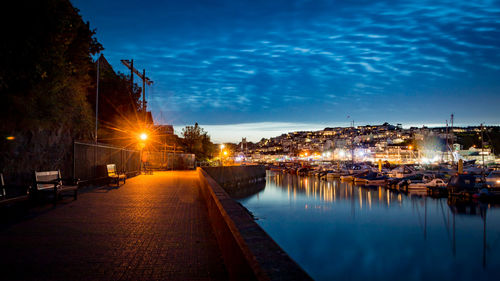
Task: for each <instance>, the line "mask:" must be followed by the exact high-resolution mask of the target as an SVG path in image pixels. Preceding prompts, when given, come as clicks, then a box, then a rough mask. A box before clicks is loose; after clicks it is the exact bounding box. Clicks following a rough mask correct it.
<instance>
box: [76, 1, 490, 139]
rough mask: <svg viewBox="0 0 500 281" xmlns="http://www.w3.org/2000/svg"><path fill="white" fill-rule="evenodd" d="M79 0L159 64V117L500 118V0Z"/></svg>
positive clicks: (325, 122) (117, 51)
mask: <svg viewBox="0 0 500 281" xmlns="http://www.w3.org/2000/svg"><path fill="white" fill-rule="evenodd" d="M72 2H73V4H74V5H75V6H76V7H77V8H79V9H80V10H81V14H82V16H83V18H84V20H88V21H90V24H91V28H96V29H97V38H98V39H99V41H100V42H101V43H102V44H103V45H104V47H105V51H104V52H103V53H104V55H105V56H106V57H107V59H108V61H109V62H110V63H111V64H112V65H113V66H114V67H115V69H117V70H120V71H122V72H125V68H124V67H123V66H121V65H120V59H130V58H133V59H134V63H135V65H136V66H137V67H138V68H146V71H147V72H148V76H150V77H151V78H152V80H154V81H155V84H154V86H153V87H151V88H150V89H148V91H149V92H148V100H149V106H150V107H149V108H150V109H151V110H152V111H153V114H154V116H155V119H156V120H157V121H159V122H164V123H172V124H174V125H185V124H193V123H194V122H198V123H199V124H202V125H207V126H208V128H212V129H213V130H215V131H213V132H210V131H209V132H210V133H211V135H212V136H213V138H214V139H215V140H228V138H229V137H232V138H234V139H236V138H240V137H241V136H245V134H246V135H249V137H250V139H260V137H262V136H267V135H266V134H265V132H266V130H265V129H264V127H266V128H269V127H275V128H278V129H280V130H281V131H288V130H292V128H302V127H307V126H310V127H314V126H318V127H324V126H334V125H347V124H348V123H349V120H352V119H354V120H355V121H356V123H357V124H368V123H370V124H374V123H381V122H385V121H389V122H392V123H403V125H409V124H411V125H423V124H444V122H445V120H446V119H449V116H450V114H451V113H454V114H455V118H456V122H457V123H458V124H463V125H466V124H473V125H475V124H479V123H481V122H484V123H486V124H490V125H495V124H500V113H499V104H500V2H499V1H481V0H479V1H457V0H455V1H448V0H446V1H439V0H433V1H426V0H415V1H363V0H354V1H321V0H317V1H304V0H303V1H292V0H275V1H270V0H267V1H259V0H253V1H236V0H233V1H208V0H204V1H190V0H183V1H133V0H123V1H97V0H73V1H72ZM347 116H350V119H347ZM231 124H251V125H248V126H245V125H241V126H240V129H239V130H238V132H239V133H238V134H236V133H232V129H231V128H232V126H223V125H231ZM258 124H263V130H262V132H261V133H259V132H260V130H259V125H258ZM269 124H274V125H272V126H270V125H269ZM214 125H215V126H214ZM214 128H215V129H214ZM221 128H225V132H226V133H225V134H226V135H225V136H222V135H221V133H220V132H222V131H220V132H219V131H217V130H221ZM244 128H253V131H248V133H245V131H244ZM273 133H275V132H274V131H273Z"/></svg>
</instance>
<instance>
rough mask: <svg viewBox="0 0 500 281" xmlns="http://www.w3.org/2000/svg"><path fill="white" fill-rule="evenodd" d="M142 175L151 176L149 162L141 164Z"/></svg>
mask: <svg viewBox="0 0 500 281" xmlns="http://www.w3.org/2000/svg"><path fill="white" fill-rule="evenodd" d="M142 166H143V168H144V174H145V175H152V174H153V166H152V165H151V164H150V163H149V162H147V161H146V162H143V165H142Z"/></svg>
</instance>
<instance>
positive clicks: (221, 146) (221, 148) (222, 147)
mask: <svg viewBox="0 0 500 281" xmlns="http://www.w3.org/2000/svg"><path fill="white" fill-rule="evenodd" d="M223 149H224V144H221V145H220V165H221V166H224V164H223V163H222V150H223Z"/></svg>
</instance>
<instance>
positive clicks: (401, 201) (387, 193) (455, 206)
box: [266, 172, 499, 268]
mask: <svg viewBox="0 0 500 281" xmlns="http://www.w3.org/2000/svg"><path fill="white" fill-rule="evenodd" d="M266 185H268V186H274V187H277V188H279V189H281V190H283V191H284V190H286V194H287V196H288V200H289V201H296V200H297V198H298V197H299V196H300V197H301V198H304V197H305V198H306V200H307V201H311V202H314V203H308V205H307V204H306V209H307V207H308V206H310V205H312V204H316V205H320V204H325V205H328V203H330V202H331V203H341V202H347V203H349V205H350V209H351V216H352V217H354V216H355V214H356V211H355V210H356V209H359V210H361V209H363V208H368V210H371V209H372V208H374V207H377V208H386V209H387V208H400V209H401V211H400V213H403V212H402V211H403V209H411V210H412V213H413V214H414V215H409V216H408V217H407V219H408V220H413V221H415V223H417V224H418V226H419V228H420V230H421V231H422V232H421V233H422V235H423V240H424V241H426V240H428V238H429V237H428V235H429V233H428V225H432V227H433V230H434V233H433V235H434V236H435V235H436V233H435V229H436V228H438V227H439V228H441V229H442V227H443V226H444V229H445V230H446V236H445V237H447V238H446V240H447V243H446V244H448V243H449V244H448V245H450V246H451V247H450V249H451V254H452V256H453V257H456V255H457V247H458V246H460V243H457V238H456V237H457V235H458V234H459V233H457V232H458V230H460V232H464V233H465V229H467V230H466V231H473V232H476V233H477V234H479V233H480V232H482V248H483V249H482V266H483V268H485V267H486V264H487V262H486V261H487V256H488V255H487V253H488V249H487V235H486V234H487V223H486V222H487V220H486V218H487V216H486V214H487V211H488V210H489V209H492V208H498V207H499V205H498V204H494V203H492V202H482V201H478V200H471V199H464V198H458V197H450V198H433V197H428V196H426V194H412V193H401V192H400V191H396V190H390V189H386V188H384V187H382V186H369V187H367V186H357V185H355V184H353V183H350V182H341V181H338V180H321V179H318V178H315V177H307V176H305V177H302V176H297V175H291V174H284V173H274V172H271V173H270V174H268V177H267V182H266ZM318 201H321V202H323V203H321V202H318ZM446 205H448V208H446ZM396 212H398V211H396ZM497 215H498V214H497ZM471 216H473V217H478V218H479V219H481V222H482V223H481V226H480V227H478V226H479V225H477V226H474V228H470V227H468V225H469V224H470V223H471V222H470V220H468V219H467V217H469V218H470V217H471ZM457 217H463V219H460V220H458V219H457ZM475 221H477V220H475ZM457 224H458V225H457ZM460 224H464V225H460ZM471 225H472V224H471ZM493 228H494V229H497V228H498V227H497V225H493ZM494 229H493V230H494ZM478 236H479V235H478ZM478 238H479V237H478ZM467 243H470V241H466V242H465V244H464V242H462V244H463V246H464V247H466V246H467Z"/></svg>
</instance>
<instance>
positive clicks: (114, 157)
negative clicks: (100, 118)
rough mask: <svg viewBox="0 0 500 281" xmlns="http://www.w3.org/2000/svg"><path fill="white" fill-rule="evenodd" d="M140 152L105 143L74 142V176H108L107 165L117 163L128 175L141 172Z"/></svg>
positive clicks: (97, 178)
mask: <svg viewBox="0 0 500 281" xmlns="http://www.w3.org/2000/svg"><path fill="white" fill-rule="evenodd" d="M140 159H141V158H140V152H139V151H136V150H129V149H124V148H118V147H113V146H109V145H103V144H92V143H83V142H76V141H75V142H74V145H73V177H74V178H78V179H80V180H82V181H93V180H99V179H101V178H104V177H106V165H107V164H115V165H116V169H117V171H120V172H125V173H126V174H127V176H133V175H137V174H138V173H140V165H141V164H140Z"/></svg>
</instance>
